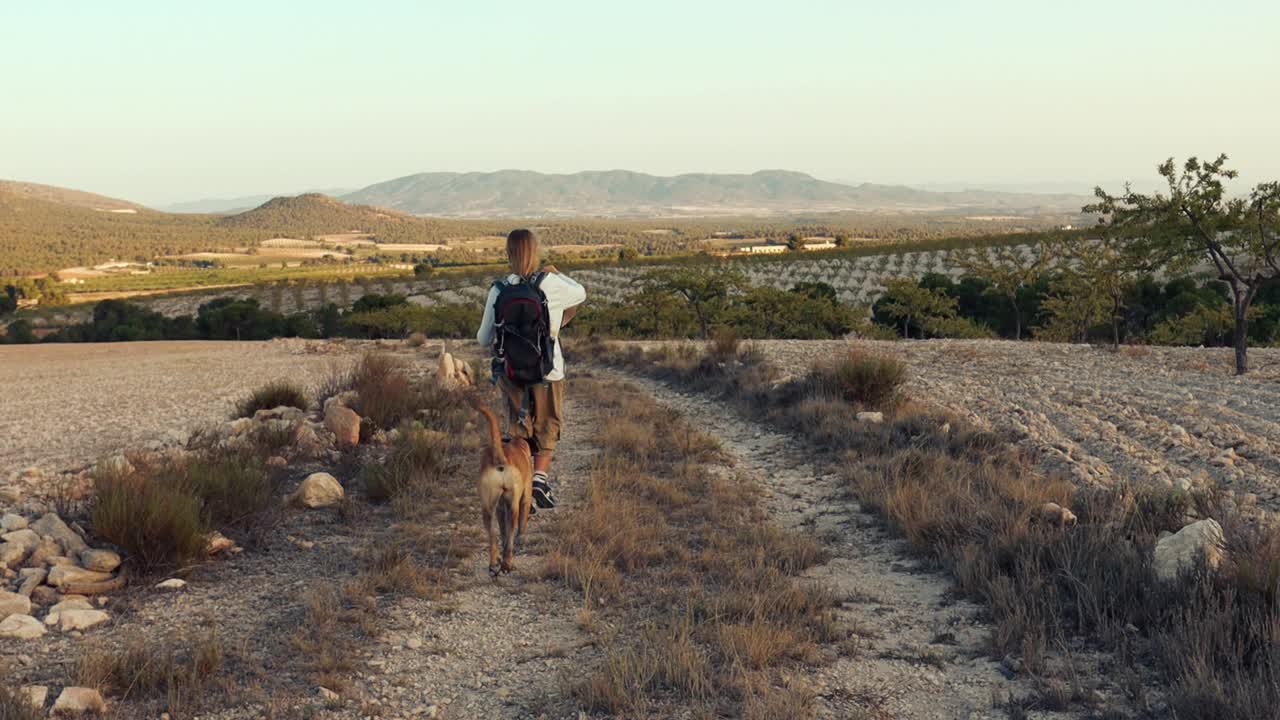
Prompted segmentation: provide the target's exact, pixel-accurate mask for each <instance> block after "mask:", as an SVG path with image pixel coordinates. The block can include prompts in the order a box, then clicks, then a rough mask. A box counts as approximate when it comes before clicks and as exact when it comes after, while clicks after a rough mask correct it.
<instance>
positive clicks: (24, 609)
mask: <svg viewBox="0 0 1280 720" xmlns="http://www.w3.org/2000/svg"><path fill="white" fill-rule="evenodd" d="M30 614H31V598H29V597H27V596H26V595H23V594H21V593H14V592H8V591H7V590H0V619H3V618H7V617H9V616H10V615H30Z"/></svg>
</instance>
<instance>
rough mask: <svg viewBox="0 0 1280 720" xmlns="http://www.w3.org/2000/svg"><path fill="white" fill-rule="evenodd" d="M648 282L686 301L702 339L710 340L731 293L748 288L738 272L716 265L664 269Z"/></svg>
mask: <svg viewBox="0 0 1280 720" xmlns="http://www.w3.org/2000/svg"><path fill="white" fill-rule="evenodd" d="M645 282H647V283H650V284H652V285H653V286H655V287H656V288H658V289H661V290H665V291H667V292H670V293H673V294H675V295H678V296H680V297H682V298H684V300H685V302H687V303H688V304H689V308H690V309H691V310H693V314H694V317H696V318H697V320H698V328H699V330H700V331H701V334H702V337H703V338H710V337H711V328H712V327H713V326H714V325H716V324H718V322H719V321H720V319H721V318H722V317H723V315H724V312H725V310H726V308H727V307H728V305H729V294H730V292H731V291H732V290H733V289H736V288H742V287H745V286H746V285H747V282H746V278H745V277H744V276H743V275H742V273H740V272H738V271H737V270H729V269H724V268H721V267H717V266H713V265H686V266H679V267H673V268H663V269H661V270H655V271H653V272H651V273H649V274H648V275H646V276H645Z"/></svg>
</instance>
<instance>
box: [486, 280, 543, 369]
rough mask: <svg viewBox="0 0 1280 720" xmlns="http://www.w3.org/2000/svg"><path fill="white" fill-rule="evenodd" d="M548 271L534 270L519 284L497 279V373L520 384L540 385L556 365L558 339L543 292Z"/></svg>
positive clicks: (494, 310) (494, 344) (495, 333)
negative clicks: (543, 281)
mask: <svg viewBox="0 0 1280 720" xmlns="http://www.w3.org/2000/svg"><path fill="white" fill-rule="evenodd" d="M544 277H546V273H534V274H533V275H530V276H529V277H527V278H524V279H522V280H520V281H519V282H515V283H508V282H506V281H505V280H496V281H494V283H493V286H494V287H496V288H498V297H497V298H496V299H495V300H494V302H493V329H494V335H493V375H494V377H495V378H497V377H499V376H501V377H505V378H506V379H507V380H509V381H510V382H511V383H512V384H514V385H515V386H517V387H526V386H529V385H537V384H539V383H542V382H544V381H545V380H546V377H547V375H548V374H549V373H550V372H551V369H552V368H553V367H554V366H555V342H556V340H555V338H553V337H551V310H550V308H548V307H547V296H546V295H545V294H544V293H543V292H542V288H541V286H542V279H543V278H544Z"/></svg>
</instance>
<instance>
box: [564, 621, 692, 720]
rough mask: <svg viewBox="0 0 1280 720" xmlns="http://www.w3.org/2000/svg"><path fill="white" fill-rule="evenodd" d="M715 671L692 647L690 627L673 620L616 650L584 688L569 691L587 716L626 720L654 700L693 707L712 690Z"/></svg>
mask: <svg viewBox="0 0 1280 720" xmlns="http://www.w3.org/2000/svg"><path fill="white" fill-rule="evenodd" d="M713 676H714V670H713V668H712V666H711V662H710V660H709V658H708V657H707V656H706V654H705V652H704V651H703V650H702V649H701V648H700V647H699V645H698V643H697V642H695V640H694V638H693V635H692V632H691V626H690V623H689V622H688V621H687V620H685V619H678V620H675V621H673V622H671V623H669V624H668V626H667V627H665V628H657V627H652V626H651V627H650V628H648V629H647V630H646V631H645V632H644V633H643V634H642V636H641V638H640V641H639V642H638V643H636V644H635V645H634V646H624V647H615V648H613V649H611V650H610V651H609V653H608V654H607V655H606V656H605V659H604V663H603V664H602V665H601V667H600V668H598V669H597V670H596V671H595V672H594V673H592V674H591V677H589V678H588V679H587V680H586V681H585V682H583V683H581V684H579V685H577V686H576V687H575V688H574V694H575V696H576V697H577V698H578V701H579V702H581V703H582V705H583V707H584V708H585V709H586V710H587V711H588V712H593V713H595V712H603V713H610V714H628V713H631V712H634V711H636V710H637V709H639V708H642V707H644V706H645V704H646V702H647V701H648V699H649V698H650V697H652V696H655V695H670V696H674V697H675V698H676V699H678V700H681V701H686V702H688V701H692V702H698V701H702V700H705V699H706V698H708V697H709V696H710V695H711V693H712V691H713V690H714V687H715V685H714V682H713Z"/></svg>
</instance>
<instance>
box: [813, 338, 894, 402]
mask: <svg viewBox="0 0 1280 720" xmlns="http://www.w3.org/2000/svg"><path fill="white" fill-rule="evenodd" d="M813 378H814V381H815V383H816V384H817V385H818V386H819V387H825V388H826V389H828V390H829V391H830V393H831V394H833V395H835V396H837V397H840V398H843V399H844V400H846V401H848V402H851V403H857V404H859V405H862V406H865V407H868V408H874V409H882V410H892V409H894V408H895V407H896V405H897V403H898V401H899V400H900V399H901V394H902V385H903V383H904V382H905V381H906V380H907V367H906V365H905V364H904V363H903V362H902V361H901V360H899V359H898V358H895V357H893V356H890V355H885V354H880V353H871V352H866V351H864V350H858V349H851V350H848V351H847V352H846V353H845V354H844V355H843V356H842V357H841V358H839V359H838V360H835V361H833V362H831V363H829V364H826V365H822V366H820V367H817V368H815V369H814V371H813Z"/></svg>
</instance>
